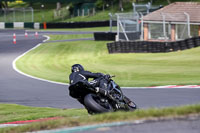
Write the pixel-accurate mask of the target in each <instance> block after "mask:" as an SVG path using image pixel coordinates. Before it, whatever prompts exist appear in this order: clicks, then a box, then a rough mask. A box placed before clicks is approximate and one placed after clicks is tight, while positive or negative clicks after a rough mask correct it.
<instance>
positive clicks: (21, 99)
mask: <svg viewBox="0 0 200 133" xmlns="http://www.w3.org/2000/svg"><path fill="white" fill-rule="evenodd" d="M24 32H25V31H23V30H0V64H1V65H0V103H15V104H21V105H26V106H36V107H54V108H82V107H83V106H82V105H80V104H79V103H78V102H77V101H76V100H74V99H72V98H71V97H69V95H68V86H67V85H60V84H54V83H49V82H45V81H40V80H37V79H33V78H30V77H27V76H24V75H21V74H20V73H18V72H16V71H15V70H14V69H13V67H12V63H13V61H14V60H15V59H16V58H17V57H18V56H20V55H22V54H23V53H25V52H26V51H28V50H30V49H31V48H33V47H35V46H36V45H37V44H39V43H41V42H42V41H43V40H45V39H46V38H45V37H43V36H42V34H54V33H53V32H45V33H39V37H37V38H36V37H34V33H33V32H32V33H30V34H29V35H31V34H32V36H29V37H27V38H26V37H25V36H24ZM13 33H16V35H17V44H13V43H12V40H13V37H12V35H13ZM72 33H73V34H78V33H75V32H72ZM72 33H71V32H62V34H72ZM55 34H61V33H60V32H59V33H58V32H56V33H55ZM66 43H67V42H66ZM67 78H68V77H67V75H66V79H67ZM122 89H123V88H122ZM123 92H124V93H125V95H127V96H128V97H129V98H130V99H132V100H134V101H135V103H136V104H137V105H138V106H139V107H140V108H149V107H166V106H178V105H185V104H195V103H199V102H200V89H198V88H196V89H195V88H178V89H175V88H173V89H155V88H146V89H145V88H144V89H141V88H138V89H137V88H132V89H123Z"/></svg>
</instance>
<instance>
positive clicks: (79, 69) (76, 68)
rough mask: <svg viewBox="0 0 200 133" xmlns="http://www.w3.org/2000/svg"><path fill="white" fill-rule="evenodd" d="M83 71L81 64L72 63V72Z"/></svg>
mask: <svg viewBox="0 0 200 133" xmlns="http://www.w3.org/2000/svg"><path fill="white" fill-rule="evenodd" d="M78 71H84V68H83V66H82V65H81V64H74V65H73V66H72V72H78Z"/></svg>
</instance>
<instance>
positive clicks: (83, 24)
mask: <svg viewBox="0 0 200 133" xmlns="http://www.w3.org/2000/svg"><path fill="white" fill-rule="evenodd" d="M105 26H109V21H91V22H66V23H64V22H63V23H47V28H90V27H105Z"/></svg>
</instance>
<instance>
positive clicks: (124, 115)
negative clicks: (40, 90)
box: [0, 104, 200, 133]
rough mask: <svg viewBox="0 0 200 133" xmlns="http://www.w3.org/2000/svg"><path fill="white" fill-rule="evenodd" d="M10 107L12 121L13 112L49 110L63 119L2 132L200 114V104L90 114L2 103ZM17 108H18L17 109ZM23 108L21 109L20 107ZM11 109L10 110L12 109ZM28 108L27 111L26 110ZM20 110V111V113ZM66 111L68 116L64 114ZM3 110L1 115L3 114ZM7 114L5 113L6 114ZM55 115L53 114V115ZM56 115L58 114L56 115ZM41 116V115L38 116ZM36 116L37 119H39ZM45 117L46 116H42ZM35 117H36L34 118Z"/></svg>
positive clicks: (26, 114) (1, 130)
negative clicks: (75, 115)
mask: <svg viewBox="0 0 200 133" xmlns="http://www.w3.org/2000/svg"><path fill="white" fill-rule="evenodd" d="M2 107H3V108H5V109H6V108H8V109H6V110H7V111H6V112H8V113H7V114H6V116H5V117H8V121H12V120H13V119H12V118H11V119H10V117H14V116H13V114H15V115H16V117H17V116H22V112H24V113H23V114H24V118H23V117H22V118H23V119H20V118H19V119H18V120H24V119H26V120H28V119H30V118H31V116H33V114H34V113H35V114H36V113H38V114H40V113H42V114H44V113H45V112H49V113H52V114H55V113H56V112H58V111H59V110H60V112H62V113H60V112H59V113H58V115H57V116H62V118H61V119H57V120H49V121H44V122H37V123H32V124H27V125H24V126H19V127H8V128H0V133H21V132H28V131H37V130H45V129H55V128H63V127H74V126H80V125H92V124H98V123H106V122H117V121H132V120H139V119H150V118H160V117H178V116H185V115H190V114H200V105H199V104H197V105H188V106H181V107H170V108H162V109H156V108H151V109H146V110H136V111H134V112H113V113H104V114H98V115H92V116H88V115H87V114H86V113H85V110H84V109H82V110H77V109H69V110H62V109H57V110H56V109H51V108H49V109H48V108H46V110H47V111H45V108H36V109H34V108H33V107H25V106H21V105H7V104H5V105H4V104H0V108H2ZM15 108H17V110H15ZM20 108H21V109H20ZM9 109H10V110H11V111H10V110H9ZM24 110H26V111H24ZM19 112H20V113H19ZM64 113H66V116H65V115H63V114H64ZM70 113H71V114H75V113H76V114H78V115H77V116H78V117H74V115H71V116H70ZM2 114H3V113H2V111H1V112H0V115H2ZM4 115H5V114H3V116H4ZM52 116H53V115H52ZM55 116H56V115H55ZM37 118H39V117H37ZM37 118H35V119H37ZM41 118H44V117H41ZM32 119H34V118H32Z"/></svg>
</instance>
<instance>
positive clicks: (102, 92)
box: [95, 87, 108, 96]
mask: <svg viewBox="0 0 200 133" xmlns="http://www.w3.org/2000/svg"><path fill="white" fill-rule="evenodd" d="M95 92H96V93H100V94H102V95H103V96H107V95H108V91H107V90H104V89H102V88H99V87H95Z"/></svg>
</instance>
